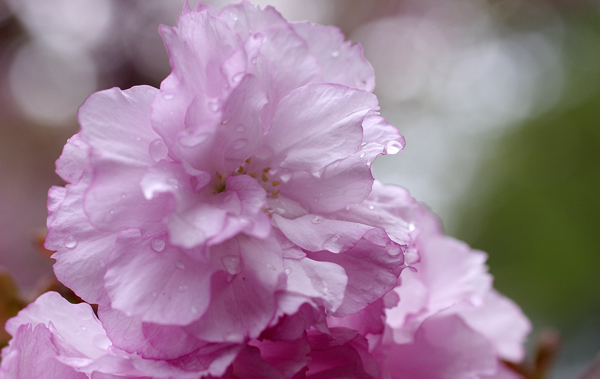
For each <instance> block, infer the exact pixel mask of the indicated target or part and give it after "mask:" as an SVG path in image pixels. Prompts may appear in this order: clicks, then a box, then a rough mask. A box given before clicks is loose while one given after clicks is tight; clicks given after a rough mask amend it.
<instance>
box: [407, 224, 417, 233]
mask: <svg viewBox="0 0 600 379" xmlns="http://www.w3.org/2000/svg"><path fill="white" fill-rule="evenodd" d="M414 230H415V224H413V223H412V222H411V223H410V224H408V231H409V232H413V231H414Z"/></svg>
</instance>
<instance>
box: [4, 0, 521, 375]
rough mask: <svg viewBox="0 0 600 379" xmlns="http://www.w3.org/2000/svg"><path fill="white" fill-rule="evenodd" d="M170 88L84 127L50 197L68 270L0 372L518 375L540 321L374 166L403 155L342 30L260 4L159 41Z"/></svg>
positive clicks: (113, 95)
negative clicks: (64, 289) (62, 290)
mask: <svg viewBox="0 0 600 379" xmlns="http://www.w3.org/2000/svg"><path fill="white" fill-rule="evenodd" d="M160 32H161V33H162V35H163V37H164V41H165V45H166V46H167V49H168V52H169V55H170V59H171V66H172V73H171V74H170V75H169V76H168V77H167V78H166V79H165V80H164V81H163V83H162V84H161V88H160V89H155V88H152V87H147V86H138V87H134V88H131V89H129V90H126V91H122V90H119V89H117V88H113V89H110V90H106V91H102V92H99V93H96V94H94V95H92V96H91V97H90V98H89V99H88V100H87V101H86V102H85V104H84V105H83V106H82V107H81V109H80V112H79V121H80V124H81V131H80V132H79V133H78V134H77V135H75V136H74V137H72V138H71V139H70V140H69V142H68V143H67V145H66V146H65V148H64V151H63V154H62V156H61V157H60V159H59V160H58V162H57V172H58V174H59V175H60V176H61V177H62V178H63V179H64V180H65V181H67V182H68V183H69V184H67V185H66V187H64V188H63V187H53V188H52V189H51V190H50V193H49V200H48V210H49V216H48V230H49V231H48V237H47V240H46V247H47V248H48V249H50V250H54V251H56V254H55V255H54V256H53V257H54V258H55V259H56V264H55V266H54V270H55V273H56V276H57V277H58V279H59V280H61V281H62V282H63V283H64V284H65V285H67V286H68V287H70V288H71V289H72V290H73V291H74V292H75V293H76V294H77V295H78V296H80V297H81V298H82V299H84V300H85V301H86V302H88V303H93V304H98V312H97V316H96V314H94V312H93V311H92V308H91V307H90V306H89V305H88V304H85V303H82V304H77V305H73V304H70V303H68V302H67V301H66V300H64V299H62V298H61V297H60V296H59V295H58V294H56V293H52V292H51V293H46V294H45V295H42V296H41V297H40V298H38V300H37V301H36V302H35V303H33V304H31V305H29V306H28V307H27V308H26V309H24V310H23V311H21V312H20V313H19V314H18V316H16V317H15V318H13V319H11V320H10V321H9V322H8V323H7V325H6V329H7V331H8V332H9V333H10V334H11V335H12V336H13V339H12V341H11V342H10V345H9V346H8V347H6V348H5V349H3V351H2V358H3V360H2V366H1V368H0V378H50V379H65V378H93V379H108V378H165V379H167V378H177V379H186V378H195V379H197V378H272V379H276V378H277V379H282V378H289V379H291V378H294V379H297V378H313V379H317V378H419V379H424V378H425V379H427V378H432V379H440V378H452V379H459V378H465V379H466V378H498V379H499V378H516V376H515V375H514V374H512V373H510V372H508V371H507V370H506V369H504V368H503V365H502V364H501V360H510V361H519V360H520V359H522V357H523V348H522V343H523V339H524V337H525V335H526V334H527V332H528V330H529V323H528V321H527V319H526V318H525V317H524V316H523V315H522V313H521V312H520V310H519V308H518V307H517V306H516V305H514V304H513V303H512V302H511V301H510V300H508V299H506V298H504V297H502V296H501V295H499V294H498V293H497V292H495V291H494V290H493V288H492V284H491V282H492V280H491V277H490V275H489V274H488V273H487V269H486V266H485V264H484V262H485V255H484V254H483V253H480V252H474V251H472V250H470V249H469V248H468V247H467V246H465V245H464V244H462V243H460V242H457V241H455V240H453V239H451V238H449V237H446V236H445V235H444V234H443V232H442V230H441V227H440V225H439V223H438V221H437V219H436V218H435V216H434V215H432V214H431V213H430V212H429V211H427V210H426V209H425V208H423V207H422V206H421V205H419V204H418V203H416V202H415V201H414V200H413V199H412V198H411V197H410V196H409V195H408V194H407V192H406V191H404V190H402V189H400V188H397V187H390V186H384V185H382V184H380V183H378V182H374V180H373V177H372V175H371V168H370V165H371V163H372V162H373V160H374V159H375V158H376V157H377V156H378V155H382V154H395V153H397V152H399V151H400V150H401V149H402V148H403V147H404V140H403V138H402V136H400V135H399V134H398V132H397V130H396V128H394V127H392V126H390V125H389V124H387V123H386V122H385V120H384V119H383V118H381V117H380V116H379V115H378V113H377V110H378V102H377V98H376V97H375V96H374V95H373V94H372V93H371V92H370V91H371V90H372V89H373V86H374V78H373V73H372V69H371V66H370V65H369V63H368V62H366V61H365V59H364V58H363V55H362V50H361V48H360V47H359V46H357V45H351V44H350V43H349V42H345V41H344V38H343V36H342V34H341V33H340V32H339V30H337V29H335V28H332V27H323V26H319V25H312V24H309V23H297V24H291V23H288V22H287V21H286V20H285V19H283V18H282V17H281V15H280V14H278V13H277V12H276V11H275V10H274V9H273V8H270V7H267V8H266V9H264V10H260V9H259V8H257V7H255V6H253V5H251V4H249V3H242V4H239V5H232V6H227V7H225V8H223V9H221V10H218V9H214V8H212V7H209V6H206V5H203V4H199V5H197V6H196V7H195V9H194V10H189V9H186V10H185V11H184V13H183V14H182V15H181V17H180V19H179V22H178V25H177V27H166V26H163V27H162V28H161V29H160Z"/></svg>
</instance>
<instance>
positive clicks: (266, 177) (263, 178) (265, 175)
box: [262, 172, 269, 182]
mask: <svg viewBox="0 0 600 379" xmlns="http://www.w3.org/2000/svg"><path fill="white" fill-rule="evenodd" d="M262 181H263V182H268V181H269V177H268V176H267V174H265V173H264V172H263V174H262Z"/></svg>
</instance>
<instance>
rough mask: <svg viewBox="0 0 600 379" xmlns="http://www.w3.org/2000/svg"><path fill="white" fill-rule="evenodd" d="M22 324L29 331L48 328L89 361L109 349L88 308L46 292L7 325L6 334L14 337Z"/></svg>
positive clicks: (91, 311)
mask: <svg viewBox="0 0 600 379" xmlns="http://www.w3.org/2000/svg"><path fill="white" fill-rule="evenodd" d="M25 324H31V325H32V326H33V327H35V326H36V325H38V324H43V325H45V326H46V327H50V324H52V327H53V328H55V330H56V332H57V333H59V334H60V335H61V336H62V338H64V339H65V340H67V341H68V342H69V343H70V344H71V345H72V346H73V347H74V348H75V349H77V350H78V351H79V352H80V353H83V354H84V355H85V356H87V357H90V358H97V357H100V356H102V355H104V354H106V348H107V346H108V345H110V341H109V340H108V338H107V337H106V332H105V331H104V329H103V327H102V325H101V324H100V322H99V321H98V319H97V318H96V316H95V315H94V311H93V310H92V308H91V307H90V306H89V305H88V304H86V303H81V304H71V303H69V302H68V301H67V300H65V299H63V297H62V296H60V295H59V294H58V293H56V292H46V293H44V294H43V295H41V296H40V297H39V298H38V299H37V300H36V301H35V302H33V303H31V304H29V305H28V306H27V307H26V308H25V309H23V310H22V311H20V312H19V314H18V315H17V316H15V317H13V318H11V319H10V320H8V321H7V323H6V330H7V331H8V332H9V333H10V334H12V335H13V336H14V335H16V334H17V330H18V329H19V327H20V326H21V325H25ZM36 330H37V328H36ZM44 333H45V332H44Z"/></svg>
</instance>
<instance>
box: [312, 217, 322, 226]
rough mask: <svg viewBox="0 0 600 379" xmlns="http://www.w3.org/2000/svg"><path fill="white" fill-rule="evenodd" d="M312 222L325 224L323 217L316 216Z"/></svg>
mask: <svg viewBox="0 0 600 379" xmlns="http://www.w3.org/2000/svg"><path fill="white" fill-rule="evenodd" d="M311 221H312V223H313V224H320V223H322V222H323V217H321V216H315V217H313V218H312V220H311Z"/></svg>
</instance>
